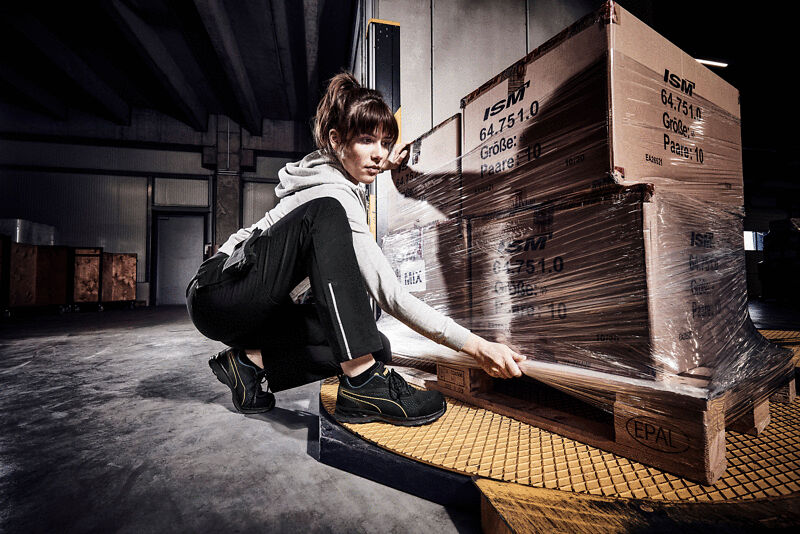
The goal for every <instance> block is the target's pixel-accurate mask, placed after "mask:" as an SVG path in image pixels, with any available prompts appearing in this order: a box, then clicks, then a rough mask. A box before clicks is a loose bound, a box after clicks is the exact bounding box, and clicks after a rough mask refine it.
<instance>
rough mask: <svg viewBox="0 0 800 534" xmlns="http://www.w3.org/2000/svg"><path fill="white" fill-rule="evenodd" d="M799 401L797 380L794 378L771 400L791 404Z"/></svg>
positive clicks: (773, 395)
mask: <svg viewBox="0 0 800 534" xmlns="http://www.w3.org/2000/svg"><path fill="white" fill-rule="evenodd" d="M796 399H797V385H796V379H795V378H792V379H791V380H789V382H787V383H786V385H784V386H782V387H781V388H780V389H778V390H777V391H776V392H775V393H773V394H772V396H771V397H770V398H769V400H770V401H772V402H784V403H791V402H794V401H795V400H796Z"/></svg>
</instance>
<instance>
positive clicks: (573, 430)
mask: <svg viewBox="0 0 800 534" xmlns="http://www.w3.org/2000/svg"><path fill="white" fill-rule="evenodd" d="M697 380H701V379H700V378H698V379H697ZM426 387H427V388H428V389H435V390H438V391H441V392H442V393H444V394H445V395H447V396H450V397H453V398H456V399H458V400H461V401H463V402H466V403H469V404H474V405H476V406H479V407H481V408H484V409H487V410H490V411H493V412H496V413H499V414H502V415H507V416H509V417H513V418H514V419H517V420H519V421H523V422H525V423H528V424H531V425H534V426H537V427H539V428H542V429H545V430H548V431H551V432H554V433H557V434H560V435H563V436H566V437H569V438H572V439H575V440H578V441H581V442H583V443H586V444H588V445H592V446H594V447H597V448H600V449H603V450H606V451H609V452H612V453H615V454H619V455H621V456H625V457H626V458H630V459H631V460H635V461H638V462H640V463H643V464H646V465H650V466H653V467H657V468H659V469H662V470H664V471H668V472H670V473H673V474H675V475H677V476H681V477H684V478H686V479H689V480H692V481H695V482H699V483H701V484H713V483H714V482H715V481H716V480H717V479H718V478H719V477H720V476H721V475H722V474H723V473H724V472H725V469H726V460H725V430H726V423H725V419H726V417H725V416H726V396H725V395H723V396H720V397H718V398H715V399H711V400H707V399H702V398H697V397H687V396H683V395H680V394H677V393H671V392H659V393H658V394H657V395H642V394H641V392H637V391H636V390H628V391H626V390H624V389H619V390H618V391H609V390H603V389H601V388H600V387H599V386H598V389H597V390H596V391H594V392H592V393H591V399H592V403H586V402H583V401H581V400H579V399H576V398H574V397H572V396H570V395H568V394H566V393H564V392H561V391H559V390H557V389H554V388H552V387H550V386H547V385H545V384H543V383H541V382H538V381H536V380H533V379H531V378H529V377H523V378H520V379H516V380H496V379H492V378H491V377H489V376H488V375H487V374H486V373H484V372H483V371H482V370H480V369H474V368H469V367H462V366H458V365H450V364H437V380H435V381H433V380H431V381H428V382H426ZM792 387H793V382H792ZM728 402H729V401H728ZM729 407H730V406H728V408H729ZM739 413H742V415H741V416H740V417H739V418H738V419H737V420H736V421H734V422H731V423H730V424H729V425H728V428H729V429H730V430H735V431H741V432H748V433H751V434H758V433H760V432H761V431H763V429H764V428H765V427H766V425H767V424H768V423H769V401H767V400H764V401H761V402H756V403H753V404H752V405H750V406H746V407H745V409H744V411H742V409H741V407H737V414H739Z"/></svg>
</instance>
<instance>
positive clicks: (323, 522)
mask: <svg viewBox="0 0 800 534" xmlns="http://www.w3.org/2000/svg"><path fill="white" fill-rule="evenodd" d="M220 348H221V345H220V344H218V343H215V342H212V341H209V340H206V339H204V338H203V337H202V336H201V335H200V334H198V333H197V332H196V331H195V330H194V328H193V327H192V325H191V323H190V321H189V319H188V317H187V315H186V312H185V310H184V309H183V308H159V309H152V308H150V309H147V308H143V309H137V310H133V311H105V312H102V313H96V312H86V313H74V314H67V315H64V316H40V317H36V318H29V319H18V320H7V321H0V387H2V389H0V413H2V418H0V503H2V504H0V532H22V531H25V532H40V531H45V530H55V531H58V532H163V531H173V532H175V531H177V532H209V531H215V530H220V531H221V530H224V531H229V532H244V531H250V532H253V531H255V532H262V531H267V532H284V531H287V532H288V531H292V532H294V531H298V530H300V531H310V532H479V531H480V525H479V519H478V516H477V511H472V512H469V513H467V512H464V511H461V510H453V509H446V508H444V507H442V506H439V505H436V504H433V503H431V502H428V501H425V500H422V499H419V498H416V497H413V496H410V495H407V494H405V493H402V492H399V491H396V490H394V489H391V488H388V487H385V486H382V485H380V484H377V483H374V482H371V481H369V480H366V479H362V478H359V477H357V476H354V475H351V474H349V473H346V472H342V471H339V470H337V469H334V468H332V467H329V466H326V465H323V464H321V463H319V462H317V461H316V460H315V459H314V458H313V457H312V455H311V454H312V453H313V450H314V447H315V444H316V437H317V432H318V426H317V425H318V395H319V386H318V385H317V384H310V385H308V386H304V387H301V388H297V389H294V390H291V391H288V392H284V393H280V394H278V397H277V407H276V408H275V409H274V410H273V411H272V412H269V413H267V414H265V415H257V416H242V415H240V414H237V413H235V412H234V411H233V407H232V405H231V401H230V393H229V390H228V389H227V388H226V387H225V386H223V385H222V384H220V383H219V382H217V380H216V379H215V378H214V377H213V375H212V374H211V372H210V370H209V368H208V364H207V360H208V358H209V356H210V355H211V354H213V353H215V352H216V351H218V350H220Z"/></svg>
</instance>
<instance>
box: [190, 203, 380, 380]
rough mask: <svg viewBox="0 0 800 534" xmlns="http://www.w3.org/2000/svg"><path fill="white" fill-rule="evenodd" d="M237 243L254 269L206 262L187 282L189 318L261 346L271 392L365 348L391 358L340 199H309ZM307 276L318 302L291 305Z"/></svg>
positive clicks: (213, 332)
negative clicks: (293, 294)
mask: <svg viewBox="0 0 800 534" xmlns="http://www.w3.org/2000/svg"><path fill="white" fill-rule="evenodd" d="M239 246H240V247H245V251H246V253H247V254H246V255H247V256H249V257H250V258H251V263H252V265H251V266H250V268H249V270H247V271H246V272H244V273H242V272H228V271H223V266H224V264H225V261H226V260H227V258H228V257H227V256H226V255H224V254H223V255H217V256H214V257H213V258H211V259H209V260H207V261H205V262H204V263H203V265H201V266H200V269H199V271H198V273H197V275H196V276H195V278H194V279H193V280H192V282H191V283H190V284H189V287H188V289H187V298H186V300H187V306H188V308H189V315H190V316H191V318H192V322H193V323H194V325H195V326H196V327H197V329H198V330H199V331H200V332H201V333H202V334H203V335H205V336H206V337H209V338H211V339H215V340H217V341H222V342H223V343H225V344H226V345H230V346H232V347H237V348H244V349H261V351H262V354H263V355H264V367H265V369H267V378H268V379H269V381H270V388H271V389H272V390H273V391H279V390H281V389H286V388H287V387H292V386H295V385H300V384H302V383H307V382H310V381H313V380H316V379H318V378H321V377H324V376H332V375H334V374H336V373H338V372H341V368H340V367H339V362H343V361H347V360H349V359H352V358H357V357H359V356H363V355H365V354H369V353H372V354H373V356H375V357H376V358H378V359H382V360H386V361H388V360H390V359H391V356H390V355H391V352H389V350H388V349H389V345H388V340H387V339H386V338H385V337H384V336H383V335H382V334H380V333H379V332H378V330H377V327H376V326H375V319H374V316H373V313H372V309H371V308H370V306H369V300H368V297H367V292H366V288H365V287H364V281H363V279H362V278H361V273H360V272H359V270H358V264H357V263H356V257H355V253H354V251H353V239H352V233H351V230H350V225H349V223H348V221H347V215H346V213H345V211H344V208H343V207H342V205H341V204H340V203H339V202H338V201H337V200H335V199H333V198H319V199H315V200H312V201H310V202H308V203H306V204H304V205H302V206H300V207H299V208H297V209H296V210H294V211H292V212H291V213H290V214H288V215H287V216H285V217H284V218H282V219H281V220H280V221H278V222H277V223H276V224H274V225H273V226H271V227H270V228H269V229H268V230H267V231H266V232H265V233H263V234H261V235H258V236H254V237H253V238H251V239H249V240H247V241H246V242H243V243H241V244H240V245H239ZM306 277H308V278H309V280H310V282H311V289H312V292H313V295H314V296H313V304H295V303H294V302H292V300H291V299H290V297H289V293H290V291H291V290H292V289H294V287H295V286H297V284H298V283H300V282H301V281H302V280H303V279H304V278H306Z"/></svg>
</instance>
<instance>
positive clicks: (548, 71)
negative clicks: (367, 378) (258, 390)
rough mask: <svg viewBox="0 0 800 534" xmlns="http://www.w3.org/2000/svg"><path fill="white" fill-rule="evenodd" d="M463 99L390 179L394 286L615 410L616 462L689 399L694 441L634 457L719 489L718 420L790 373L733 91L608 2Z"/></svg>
mask: <svg viewBox="0 0 800 534" xmlns="http://www.w3.org/2000/svg"><path fill="white" fill-rule="evenodd" d="M461 105H462V113H461V115H460V116H456V117H453V118H451V119H449V120H448V121H445V122H444V123H442V124H441V125H439V126H437V127H436V128H434V129H433V130H432V131H431V132H429V133H428V134H426V135H424V136H423V137H421V138H420V139H418V140H417V141H415V142H414V143H413V145H412V150H411V155H410V161H409V164H408V167H407V168H404V169H400V170H398V171H396V172H395V173H394V175H393V181H394V182H395V184H396V188H397V191H396V192H394V193H395V194H394V195H391V196H392V198H394V200H393V201H392V202H390V206H389V210H390V214H389V221H390V223H389V224H390V232H391V233H390V234H389V235H388V236H387V237H386V238H385V239H384V242H383V247H384V252H385V253H386V255H387V257H389V259H390V261H391V262H392V263H393V265H394V266H395V270H396V271H397V273H398V275H399V278H400V279H401V281H402V282H403V283H405V284H407V287H408V289H409V290H410V291H412V293H414V294H416V295H417V296H419V297H420V298H421V299H423V300H425V301H426V302H428V303H429V304H431V305H432V306H434V307H436V308H438V309H440V310H441V311H443V312H445V313H448V314H449V315H450V316H452V317H453V318H455V319H456V320H459V321H461V322H463V323H465V324H466V325H467V326H469V327H470V328H471V329H472V330H473V331H475V332H476V333H478V334H480V335H482V336H485V337H487V338H490V339H499V340H505V341H508V342H511V343H512V344H514V346H515V347H517V348H518V349H519V350H520V351H521V352H523V353H524V354H526V355H528V356H529V357H531V358H532V359H533V360H535V361H536V362H544V363H548V364H555V365H558V366H561V367H557V369H558V372H556V373H551V374H550V382H549V383H551V384H552V385H555V386H557V387H560V388H562V389H565V390H567V391H568V392H571V393H573V394H576V395H579V396H583V397H585V398H587V399H590V400H594V401H596V402H597V403H598V404H605V403H608V404H609V409H613V410H614V412H615V420H616V421H615V426H616V427H617V430H618V433H620V434H621V433H624V432H627V433H628V437H631V438H632V440H633V441H631V442H630V444H627V445H626V444H625V443H623V442H624V441H625V440H624V439H623V438H622V437H621V436H619V437H618V438H617V439H616V444H617V449H616V450H621V451H625V452H626V454H631V453H630V451H629V450H628V448H629V445H630V446H631V447H633V448H634V449H635V448H636V445H637V444H639V445H644V446H645V448H647V447H650V448H651V449H654V450H658V449H664V448H665V447H666V446H664V444H663V443H655V442H654V443H649V444H648V443H646V441H647V439H651V440H655V439H658V436H657V433H654V434H653V435H652V436H651V435H649V434H648V435H646V436H645V438H646V439H645V438H642V437H641V436H638V433H639V430H640V428H639V426H637V425H639V423H641V428H645V427H647V428H651V427H652V428H655V427H658V428H661V429H662V430H663V429H664V428H665V427H664V426H663V425H660V424H655V423H654V421H657V420H666V419H668V418H670V417H675V413H674V412H675V411H676V410H678V409H679V408H680V406H681V405H683V406H685V407H686V410H687V411H689V412H692V413H693V415H691V416H689V417H688V420H687V422H685V426H684V432H685V434H686V435H688V436H690V437H689V438H686V439H684V440H683V441H691V442H692V443H691V444H688V445H686V444H684V443H681V445H680V448H682V450H681V451H677V449H676V450H668V451H665V450H662V451H661V452H660V453H657V454H656V456H659V454H660V456H659V458H660V459H659V458H657V459H652V458H650V457H649V456H647V455H646V454H645V456H646V459H645V460H643V461H648V462H649V463H651V464H654V465H661V466H665V467H667V468H669V469H670V470H672V471H673V472H679V473H681V474H685V475H687V476H692V477H694V478H696V479H697V478H700V479H702V480H704V481H706V482H708V481H710V480H712V479H714V478H715V477H718V476H719V474H721V472H722V470H724V428H725V419H726V418H727V420H728V422H729V423H730V422H732V421H733V420H735V419H739V418H740V416H741V415H742V414H743V413H745V412H747V413H752V412H753V409H754V408H753V403H755V404H758V405H763V402H764V399H765V398H766V395H767V393H768V390H770V388H772V389H774V387H775V386H776V385H777V384H779V383H780V382H781V381H782V380H784V379H786V377H788V373H789V372H790V362H789V360H788V358H786V356H785V354H784V353H783V352H781V351H779V350H776V349H774V348H773V347H771V346H769V345H768V344H766V343H764V342H763V339H761V338H760V337H759V336H758V335H757V334H755V333H754V331H753V330H752V328H751V323H750V322H749V317H748V315H747V308H746V304H747V303H746V285H745V267H744V251H743V239H742V223H741V219H742V214H743V211H742V206H743V193H742V163H741V141H740V122H739V102H738V91H737V90H736V89H735V88H733V87H732V86H730V85H729V84H727V83H726V82H725V81H724V80H722V79H721V78H719V77H718V76H716V75H715V74H714V73H712V72H710V71H709V70H708V69H707V68H706V67H704V66H702V65H700V64H699V63H697V62H696V61H695V60H694V59H693V58H691V57H689V56H688V55H687V54H685V53H684V52H682V51H681V50H679V49H678V48H677V47H675V46H674V45H672V44H671V43H669V42H668V41H666V40H665V39H664V38H663V37H661V36H659V35H658V34H657V33H655V32H654V31H653V30H652V29H650V28H649V27H647V26H646V25H645V24H643V23H642V22H641V21H639V20H638V19H636V18H635V17H633V16H632V15H630V14H629V13H628V12H627V11H625V10H624V9H622V8H621V7H619V6H618V5H615V4H613V3H610V4H608V5H606V6H605V7H604V8H603V9H601V10H600V11H599V12H598V13H595V14H592V15H590V16H587V17H585V18H584V19H582V20H580V21H578V22H577V23H576V24H574V25H573V26H571V27H569V28H568V29H566V30H565V31H564V32H562V33H561V34H559V35H558V36H556V37H554V38H553V39H551V40H550V41H548V42H547V43H545V44H544V45H543V46H541V47H540V48H538V49H536V50H534V51H533V52H531V53H530V54H528V55H527V56H525V57H524V58H522V59H521V60H519V61H518V62H516V63H515V64H513V65H512V66H510V67H509V68H507V69H506V70H505V71H503V72H502V73H501V74H499V75H498V76H496V77H494V78H493V79H491V80H489V81H488V82H487V83H485V84H483V85H482V86H481V87H479V88H478V89H477V90H475V91H473V92H472V93H470V94H468V95H467V96H466V97H465V98H463V99H462V102H461ZM459 119H460V126H461V131H460V132H459V131H458V128H457V127H456V126H455V125H456V124H457V123H458V122H459ZM459 134H460V135H461V141H462V150H461V152H460V153H457V152H456V151H454V150H452V149H451V150H449V151H447V150H444V149H443V147H454V146H456V145H457V143H458V135H459ZM392 221H395V224H393V223H392ZM400 343H402V341H400ZM755 360H758V364H755V363H753V362H754V361H755ZM587 373H590V374H591V377H592V378H591V380H587V379H586V377H587V376H590V374H587ZM459 376H461V375H459ZM463 376H467V375H463ZM468 381H469V380H468V379H467V382H468ZM440 382H441V377H440ZM481 383H483V382H481ZM462 385H463V386H464V387H466V388H467V389H469V387H471V386H470V385H469V384H468V383H465V384H462ZM445 386H446V384H445ZM451 386H452V387H451V388H450V390H457V389H459V387H461V386H457V385H456V386H453V385H451ZM481 387H482V386H481ZM687 387H688V388H694V389H691V391H692V393H691V394H690V395H683V396H682V395H681V394H680V392H679V391H678V390H679V389H680V388H687ZM445 389H447V388H446V387H445ZM686 391H688V390H686ZM723 392H725V393H726V395H727V397H726V399H724V400H722V396H723V395H722V393H723ZM615 395H616V396H615ZM690 397H691V398H690ZM625 399H627V400H625ZM634 404H635V405H636V406H634ZM644 405H647V408H643V407H642V406H644ZM659 406H661V408H659ZM642 410H644V411H642ZM714 414H716V415H714ZM720 414H721V415H720ZM719 417H721V418H722V420H723V422H722V423H720V422H719V421H718V419H719ZM636 418H638V419H637V421H638V422H637V423H636V424H633V425H632V426H631V424H629V422H630V421H632V420H634V419H636ZM678 419H682V417H678ZM712 419H713V420H714V422H713V423H712V422H711V420H712ZM682 424H683V422H682ZM648 425H649V426H648ZM653 425H655V426H653ZM720 425H721V426H720ZM756 426H757V425H756ZM628 427H630V428H628ZM695 427H696V431H695ZM631 429H633V430H631ZM642 432H644V431H642ZM719 432H722V436H723V438H722V440H721V441H720V440H719V439H718V437H719ZM645 434H647V433H646V432H645ZM671 435H672V434H671ZM675 435H677V434H675ZM715 440H716V441H715ZM629 441H630V440H629ZM676 443H677V442H676ZM684 445H686V447H685V448H684ZM626 447H628V448H626ZM720 447H721V449H720ZM666 449H669V447H666ZM687 450H689V451H690V452H686V451H687ZM676 452H681V453H682V454H683V455H685V457H688V458H690V460H688V461H686V460H682V459H679V460H677V461H676V460H675V459H674V456H673V457H672V459H669V460H665V459H664V458H668V456H669V455H670V454H675V453H676ZM661 453H664V454H661ZM634 456H635V454H634ZM640 456H641V455H640ZM695 460H696V461H695ZM698 464H701V467H700V468H699V469H700V471H699V473H698V471H697V470H698Z"/></svg>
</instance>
